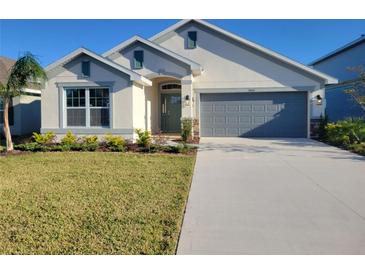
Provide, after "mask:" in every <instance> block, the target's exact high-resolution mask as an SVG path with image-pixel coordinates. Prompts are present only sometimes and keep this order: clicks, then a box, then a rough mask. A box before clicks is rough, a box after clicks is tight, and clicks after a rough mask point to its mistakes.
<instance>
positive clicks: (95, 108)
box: [65, 88, 109, 127]
mask: <svg viewBox="0 0 365 274" xmlns="http://www.w3.org/2000/svg"><path fill="white" fill-rule="evenodd" d="M65 92H66V113H65V114H66V126H67V127H109V89H108V88H68V89H66V90H65Z"/></svg>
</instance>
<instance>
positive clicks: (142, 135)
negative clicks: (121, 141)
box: [136, 129, 152, 149]
mask: <svg viewBox="0 0 365 274" xmlns="http://www.w3.org/2000/svg"><path fill="white" fill-rule="evenodd" d="M136 133H137V135H138V138H137V144H138V146H140V147H143V148H147V149H149V148H150V147H151V142H152V137H151V133H150V132H149V131H147V130H146V131H144V130H142V129H136Z"/></svg>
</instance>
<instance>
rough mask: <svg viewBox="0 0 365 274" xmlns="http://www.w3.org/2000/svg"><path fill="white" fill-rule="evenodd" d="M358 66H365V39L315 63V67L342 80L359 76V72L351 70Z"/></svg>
mask: <svg viewBox="0 0 365 274" xmlns="http://www.w3.org/2000/svg"><path fill="white" fill-rule="evenodd" d="M357 66H362V67H363V68H365V40H363V41H362V43H359V44H357V45H356V46H353V47H351V48H348V49H346V50H344V51H340V52H337V53H336V54H334V55H332V56H329V57H326V58H323V60H321V61H317V62H315V63H314V64H313V67H314V68H315V69H317V70H319V71H323V72H324V73H327V74H330V75H332V76H334V77H337V78H338V79H339V80H340V81H346V80H353V79H356V78H358V77H359V74H358V73H356V72H354V71H351V70H349V68H351V67H357Z"/></svg>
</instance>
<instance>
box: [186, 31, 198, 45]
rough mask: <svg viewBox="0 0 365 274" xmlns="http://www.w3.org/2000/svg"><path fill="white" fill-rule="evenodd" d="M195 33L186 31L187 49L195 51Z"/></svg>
mask: <svg viewBox="0 0 365 274" xmlns="http://www.w3.org/2000/svg"><path fill="white" fill-rule="evenodd" d="M197 38H198V37H197V33H196V31H188V43H187V46H188V49H195V48H196V41H197Z"/></svg>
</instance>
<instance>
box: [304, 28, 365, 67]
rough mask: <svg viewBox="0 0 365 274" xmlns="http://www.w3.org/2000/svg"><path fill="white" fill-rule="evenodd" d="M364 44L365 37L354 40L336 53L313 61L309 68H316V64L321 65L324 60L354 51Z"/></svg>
mask: <svg viewBox="0 0 365 274" xmlns="http://www.w3.org/2000/svg"><path fill="white" fill-rule="evenodd" d="M364 42H365V35H361V36H360V38H358V39H356V40H354V41H352V42H350V43H348V44H346V45H344V46H342V47H340V48H338V49H336V50H334V51H331V52H330V53H328V54H326V55H324V56H322V57H320V58H318V59H316V60H314V61H312V62H311V63H309V64H308V65H309V66H314V65H316V64H318V63H320V62H322V61H324V60H327V59H329V58H331V57H333V56H335V55H338V54H340V53H342V52H344V51H347V50H349V49H352V48H354V47H356V46H358V45H359V44H362V43H364Z"/></svg>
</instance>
